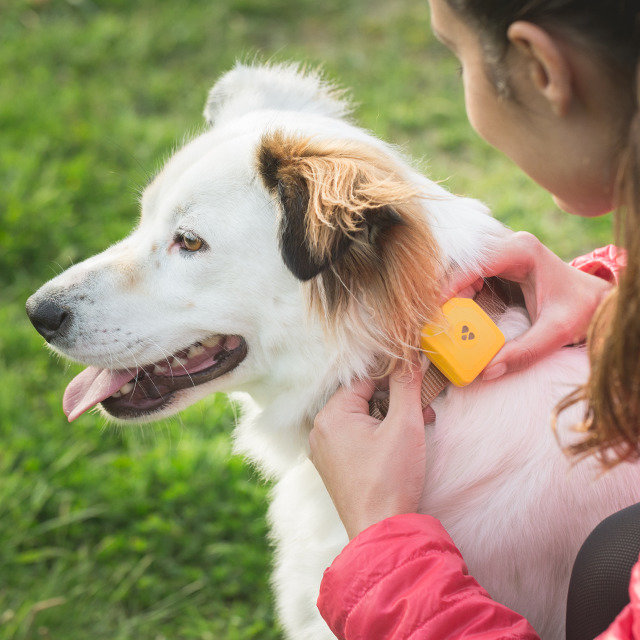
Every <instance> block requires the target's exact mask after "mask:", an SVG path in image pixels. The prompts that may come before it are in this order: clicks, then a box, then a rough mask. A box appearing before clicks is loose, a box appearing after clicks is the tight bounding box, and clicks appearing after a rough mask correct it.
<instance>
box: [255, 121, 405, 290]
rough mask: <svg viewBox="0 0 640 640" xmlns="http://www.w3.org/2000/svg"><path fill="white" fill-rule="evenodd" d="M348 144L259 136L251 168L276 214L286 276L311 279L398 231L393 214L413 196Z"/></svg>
mask: <svg viewBox="0 0 640 640" xmlns="http://www.w3.org/2000/svg"><path fill="white" fill-rule="evenodd" d="M366 151H367V152H368V153H363V149H362V148H358V146H357V145H355V144H345V143H344V142H342V143H339V144H337V143H318V142H313V141H311V140H304V139H301V138H294V137H285V136H284V135H283V134H282V133H279V132H276V133H274V134H271V135H269V136H265V138H264V139H263V140H262V144H261V145H260V149H259V153H258V169H259V172H260V175H261V176H262V179H263V181H264V183H265V185H266V186H267V188H268V189H270V190H271V191H273V192H274V193H277V195H278V198H279V200H280V204H281V207H282V218H281V221H280V248H281V251H282V257H283V260H284V262H285V264H286V265H287V267H288V268H289V269H290V270H291V272H292V273H293V274H294V275H295V276H296V277H297V278H299V279H300V280H310V279H311V278H313V277H315V276H316V275H318V274H319V273H321V272H322V271H324V270H325V269H327V268H329V267H330V266H332V265H335V264H337V263H338V262H339V261H340V259H341V258H342V257H343V256H344V254H345V253H346V252H347V250H348V249H349V248H350V247H352V246H353V245H354V243H356V244H358V245H360V248H361V249H363V248H364V247H366V246H370V247H371V248H373V247H375V245H376V243H377V242H378V241H379V240H380V238H381V236H382V235H383V234H384V232H385V231H386V230H388V229H389V228H391V227H393V226H395V225H399V224H403V220H402V216H401V214H400V213H399V212H398V211H397V209H396V208H395V207H394V205H395V204H397V203H398V202H402V201H406V200H407V199H409V198H411V197H412V196H414V195H415V193H414V189H413V188H411V187H409V185H407V184H406V183H405V182H403V181H400V180H398V179H397V178H394V177H393V176H392V175H390V174H389V173H385V171H384V169H383V168H381V167H378V166H376V165H375V164H374V163H373V161H372V158H371V157H367V155H369V154H370V153H371V152H370V150H366Z"/></svg>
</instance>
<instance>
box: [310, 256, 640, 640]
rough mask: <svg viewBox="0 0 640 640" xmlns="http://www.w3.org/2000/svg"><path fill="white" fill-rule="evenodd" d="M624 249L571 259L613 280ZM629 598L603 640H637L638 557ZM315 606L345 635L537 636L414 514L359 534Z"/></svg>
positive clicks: (474, 639)
mask: <svg viewBox="0 0 640 640" xmlns="http://www.w3.org/2000/svg"><path fill="white" fill-rule="evenodd" d="M625 257H626V256H625V254H624V252H621V251H620V250H618V249H616V248H615V247H613V246H611V245H610V246H608V247H604V248H602V249H597V250H596V251H594V252H593V253H591V254H589V255H588V256H583V257H581V258H576V260H574V261H573V262H572V264H573V265H574V266H576V267H577V268H578V269H581V270H582V271H586V272H588V273H593V274H594V275H598V276H600V277H603V278H605V279H607V280H609V281H613V282H616V281H617V280H618V274H619V272H620V271H621V269H623V268H624V266H625ZM629 592H630V595H631V602H630V604H629V605H628V606H627V607H626V608H625V609H624V610H623V611H622V613H621V614H620V615H619V616H618V617H617V618H616V620H615V621H614V622H613V624H612V625H611V626H610V627H609V629H608V630H607V631H605V632H604V633H603V634H602V635H600V636H599V637H598V640H626V639H631V638H632V639H635V640H640V563H638V564H637V565H636V566H635V567H634V569H633V572H632V575H631V583H630V585H629ZM318 609H319V610H320V613H321V614H322V617H323V618H324V619H325V620H326V622H327V624H328V625H329V627H330V628H331V630H332V631H333V633H334V634H335V635H336V636H337V637H338V638H340V639H342V640H386V639H393V640H404V639H407V640H409V639H411V640H421V639H424V638H429V639H430V640H498V639H506V638H509V639H513V640H533V639H536V640H537V639H538V635H537V634H536V632H535V631H534V630H533V628H532V627H531V625H530V624H529V623H528V622H527V621H526V620H525V619H524V618H523V617H522V616H521V615H519V614H517V613H515V612H514V611H511V610H510V609H508V608H507V607H505V606H504V605H501V604H499V603H497V602H495V601H494V600H492V599H491V598H490V597H489V594H488V593H487V592H486V591H485V590H484V589H483V588H482V587H481V586H480V585H479V584H478V583H477V582H476V581H475V580H474V579H473V578H472V577H471V576H470V575H469V574H468V572H467V567H466V566H465V563H464V560H463V559H462V556H461V555H460V552H459V551H458V549H457V548H456V546H455V545H454V544H453V541H452V540H451V538H450V537H449V535H448V534H447V532H446V531H445V530H444V528H443V526H442V525H441V524H440V522H439V521H438V520H436V519H435V518H432V517H431V516H427V515H421V514H417V513H409V514H404V515H399V516H394V517H392V518H387V519H386V520H383V521H382V522H378V523H377V524H374V525H373V526H371V527H369V528H368V529H366V530H365V531H363V532H361V533H360V534H359V535H358V536H356V537H355V538H354V539H353V540H352V541H351V542H350V543H349V544H348V545H347V546H346V547H345V548H344V550H343V551H342V553H341V554H340V555H339V556H338V557H337V558H336V559H335V560H334V561H333V563H332V565H331V566H330V567H329V568H328V569H327V570H326V571H325V573H324V577H323V579H322V584H321V585H320V596H319V598H318Z"/></svg>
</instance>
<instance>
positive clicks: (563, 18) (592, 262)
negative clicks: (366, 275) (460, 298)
mask: <svg viewBox="0 0 640 640" xmlns="http://www.w3.org/2000/svg"><path fill="white" fill-rule="evenodd" d="M429 4H430V8H431V19H432V27H433V30H434V33H435V34H436V36H437V37H438V38H439V39H440V40H441V41H442V42H443V43H444V44H445V45H446V46H448V47H449V48H450V49H451V50H452V51H453V53H454V54H455V55H456V56H457V57H458V59H459V60H460V62H461V64H462V69H463V78H464V89H465V99H466V107H467V114H468V116H469V121H470V123H471V125H472V126H473V127H474V129H475V130H476V131H477V132H478V133H479V134H480V135H481V136H482V137H484V138H485V139H486V140H487V141H488V142H490V143H491V144H493V145H494V146H496V147H497V148H498V149H500V150H502V151H503V152H504V153H506V154H507V155H508V156H509V157H511V158H512V159H513V160H514V161H515V162H516V163H517V164H518V165H520V167H521V168H522V169H523V170H524V171H525V172H526V173H528V174H529V175H530V176H531V177H532V178H533V179H534V180H536V181H537V182H538V183H539V184H541V185H542V186H543V187H545V188H546V189H547V190H548V191H549V192H550V193H551V194H552V195H553V197H554V200H555V201H556V203H557V204H558V205H559V206H560V207H561V208H563V209H564V210H565V211H567V212H569V213H573V214H578V215H583V216H595V215H601V214H604V213H607V212H608V211H611V210H613V209H620V215H621V228H622V230H623V235H624V242H625V246H626V249H627V251H628V258H627V259H628V265H627V266H626V271H625V273H624V275H623V277H622V278H621V281H620V283H619V287H618V288H617V289H616V290H615V291H614V292H613V293H612V294H611V295H606V294H607V286H606V285H605V284H603V282H602V281H601V280H598V279H597V278H586V277H585V275H584V273H582V272H580V271H579V270H577V269H573V268H572V267H570V266H568V265H564V264H563V263H561V261H559V259H558V258H557V257H556V256H554V255H553V254H552V253H551V252H550V251H548V250H546V249H545V248H544V247H542V246H541V245H540V244H539V243H538V242H537V241H536V240H535V239H534V238H532V237H531V236H530V235H528V234H514V235H513V236H512V238H511V240H509V242H508V243H507V245H506V246H505V247H504V252H503V254H502V255H501V257H500V259H499V261H496V262H494V263H493V264H488V265H485V270H484V272H483V273H482V274H478V275H483V276H490V275H501V276H503V277H505V278H508V279H510V280H515V281H517V282H520V283H521V285H522V287H523V291H524V293H525V299H526V303H527V308H528V310H529V312H530V315H531V317H532V318H533V320H534V324H533V327H532V328H531V329H530V331H528V332H527V333H526V334H525V335H524V336H522V338H521V339H519V340H518V341H512V342H511V343H509V344H507V346H505V347H504V348H503V350H502V351H501V352H500V353H499V354H498V356H496V358H495V359H494V361H493V362H492V363H491V365H490V366H489V367H488V368H487V369H486V370H485V372H484V379H485V380H486V379H495V378H496V377H499V376H501V375H504V374H505V373H508V372H511V371H515V370H516V369H518V368H521V367H524V366H527V365H528V364H531V363H532V362H534V361H535V360H536V359H538V358H540V357H543V356H544V355H546V354H547V353H549V352H550V351H552V350H554V349H556V348H558V347H560V346H562V345H563V344H569V343H573V342H576V341H580V340H582V339H583V338H584V337H585V334H586V332H587V326H588V325H589V323H590V322H591V319H592V316H593V314H594V311H595V310H596V308H598V310H597V312H596V315H595V318H594V320H593V323H592V325H591V330H590V339H589V346H590V355H591V364H592V374H591V378H590V380H589V383H588V385H587V386H586V388H585V389H582V390H579V391H578V392H577V393H576V394H574V395H573V396H572V397H570V398H568V399H567V401H566V403H565V405H568V404H571V403H573V402H575V401H578V400H582V399H585V400H586V402H587V407H588V409H587V412H586V415H585V424H584V428H585V438H584V440H583V442H582V443H581V444H580V445H579V446H576V447H575V448H574V450H573V453H577V454H586V453H593V454H595V455H597V456H598V457H599V459H600V460H601V461H602V462H603V464H604V465H605V466H608V465H612V464H616V463H618V462H620V461H631V460H635V459H637V458H638V457H639V455H638V453H639V451H640V444H639V441H640V394H639V393H638V392H637V390H638V389H639V388H640V386H639V385H640V358H638V353H639V352H640V320H638V318H640V272H639V270H638V267H639V265H640V105H639V96H638V89H639V80H638V78H639V75H640V72H639V57H640V3H639V2H638V0H615V1H612V2H602V0H430V3H429ZM623 262H624V259H623V256H622V255H621V254H620V253H617V252H616V251H615V250H614V249H613V248H607V249H605V250H601V251H600V253H599V254H597V255H594V256H591V257H590V258H587V259H582V260H581V261H580V263H579V264H578V265H577V266H579V267H582V268H585V269H586V270H587V271H593V270H594V269H598V268H600V269H601V270H604V271H605V272H607V273H608V276H610V277H613V276H615V275H616V274H617V272H618V271H619V270H620V267H621V265H622V263H623ZM476 278H477V276H475V277H473V278H471V279H468V280H466V281H460V282H456V283H453V284H452V288H451V293H455V292H456V291H460V290H464V289H465V288H468V287H472V286H473V284H474V282H473V281H474V280H475V279H476ZM603 300H604V302H603ZM420 373H421V372H420V371H419V369H418V367H417V365H414V367H413V369H412V370H411V371H409V372H407V371H406V370H405V371H404V372H400V373H396V374H394V375H393V376H392V377H391V380H390V394H391V404H390V410H389V414H388V416H387V418H386V419H385V420H384V421H383V422H382V423H381V424H380V425H379V426H377V427H372V426H371V421H370V419H369V420H366V419H365V418H366V417H367V413H368V400H369V398H370V397H371V394H372V392H373V385H372V383H370V382H367V381H363V382H359V383H357V384H355V385H354V386H353V388H351V389H340V390H339V391H338V392H337V393H336V394H335V395H334V397H333V398H332V399H331V400H330V401H329V403H328V404H327V407H326V408H325V409H324V410H323V411H322V412H321V413H320V414H319V415H318V417H317V419H316V423H315V426H314V429H313V431H312V432H311V434H310V445H311V459H312V460H313V462H314V464H315V465H316V467H317V468H318V471H319V472H320V475H321V476H322V478H323V480H324V482H325V484H326V486H327V488H328V490H329V493H330V495H331V497H332V499H333V501H334V503H335V505H336V508H337V510H338V513H339V515H340V517H341V519H342V521H343V523H344V525H345V528H346V530H347V533H348V534H349V538H350V539H351V542H350V543H349V545H347V547H346V548H345V550H344V551H343V552H342V553H341V554H340V556H338V558H337V559H336V560H335V561H334V563H333V564H332V566H331V567H330V568H329V569H328V570H327V572H326V573H325V576H324V579H323V583H322V586H321V592H320V597H319V600H318V606H319V608H320V612H321V613H322V615H323V617H324V618H325V620H327V622H328V623H329V625H330V626H331V628H332V629H333V631H334V633H336V635H337V636H338V637H339V638H347V639H351V638H370V639H374V640H375V639H377V638H391V637H393V638H409V637H411V638H416V639H417V638H423V637H424V638H427V637H428V638H474V639H477V638H482V639H487V640H488V639H489V638H491V639H493V638H536V637H537V636H536V634H535V631H534V630H533V629H532V628H531V626H530V625H529V624H528V623H527V621H526V620H524V619H523V618H522V617H521V616H519V615H518V614H516V613H514V612H512V611H510V610H508V609H507V608H506V607H504V606H502V605H500V604H498V603H496V602H493V601H492V600H491V599H490V597H489V595H488V594H487V593H486V592H485V591H484V590H483V589H482V587H481V586H480V585H478V584H477V583H476V582H475V580H473V578H472V577H470V576H468V575H467V573H466V567H465V566H464V562H463V560H462V558H461V556H460V554H459V552H458V551H457V549H456V548H455V546H454V545H453V542H452V541H451V539H450V538H449V536H448V535H447V533H446V532H445V531H444V529H443V528H442V526H441V525H440V523H439V522H438V521H437V520H435V519H434V518H431V517H430V516H425V515H419V514H416V513H414V512H415V511H416V509H417V505H418V501H419V499H420V495H421V492H422V487H423V484H424V473H425V470H424V469H425V464H424V461H425V459H426V450H425V441H424V419H425V418H427V416H423V415H422V412H421V410H420V402H419V396H420V391H419V389H420V378H421V375H420ZM561 409H562V407H561ZM346 425H348V428H344V427H345V426H346ZM355 451H357V452H358V455H357V456H355V455H354V452H355ZM496 526H499V523H496ZM637 529H638V530H640V525H639V526H638V527H637ZM636 553H637V552H636ZM636 557H637V555H636ZM631 587H632V588H631V589H630V591H631V596H632V597H631V603H630V604H629V605H628V606H627V607H626V608H625V610H624V611H623V612H622V613H621V614H620V616H619V617H618V618H617V619H616V621H615V622H614V623H613V624H612V626H611V627H610V628H609V630H608V631H606V632H605V633H604V634H603V636H602V637H606V638H614V637H615V638H626V637H638V638H640V568H638V566H637V567H636V568H634V571H633V575H632V580H631ZM636 592H637V593H636ZM636 609H638V614H637V615H636V614H635V612H636Z"/></svg>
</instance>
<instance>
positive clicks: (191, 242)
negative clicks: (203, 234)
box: [178, 231, 204, 253]
mask: <svg viewBox="0 0 640 640" xmlns="http://www.w3.org/2000/svg"><path fill="white" fill-rule="evenodd" d="M178 244H179V245H180V248H181V249H184V250H185V251H190V252H192V253H193V252H194V251H199V250H200V249H202V247H203V245H204V240H203V239H202V238H199V237H198V236H197V235H196V234H195V233H191V232H190V231H186V232H185V233H181V234H180V236H179V237H178Z"/></svg>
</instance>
